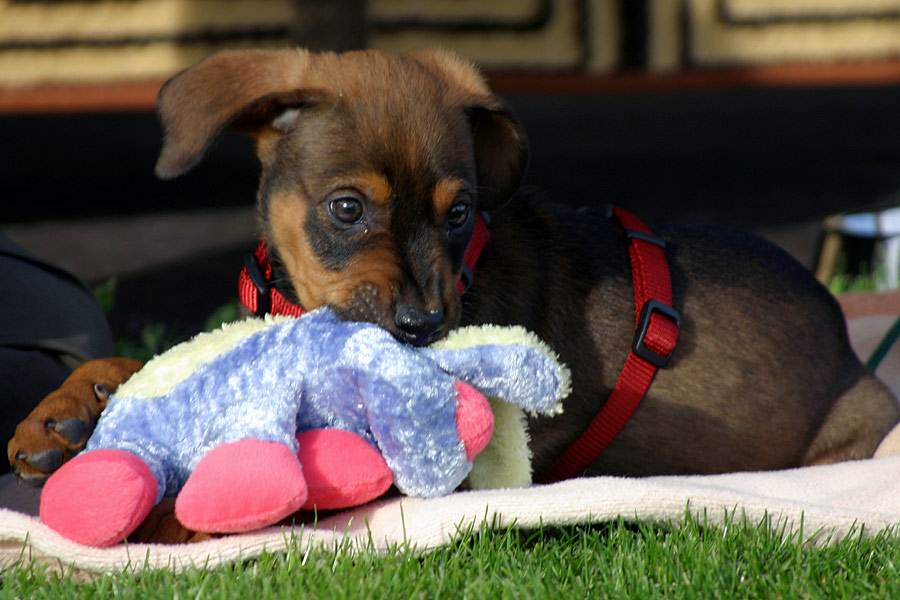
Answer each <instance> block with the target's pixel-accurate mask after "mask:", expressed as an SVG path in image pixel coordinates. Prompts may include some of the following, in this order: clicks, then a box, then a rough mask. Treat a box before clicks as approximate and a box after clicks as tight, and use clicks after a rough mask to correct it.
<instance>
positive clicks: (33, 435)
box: [7, 358, 142, 485]
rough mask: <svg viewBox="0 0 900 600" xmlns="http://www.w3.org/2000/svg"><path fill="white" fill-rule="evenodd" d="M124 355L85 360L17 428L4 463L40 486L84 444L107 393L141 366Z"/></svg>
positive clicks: (24, 479)
mask: <svg viewBox="0 0 900 600" xmlns="http://www.w3.org/2000/svg"><path fill="white" fill-rule="evenodd" d="M141 366H142V365H141V363H140V362H138V361H136V360H131V359H127V358H109V359H99V360H94V361H90V362H87V363H84V364H83V365H81V366H80V367H78V368H77V369H75V370H74V371H73V372H72V374H71V375H70V376H69V378H68V379H66V381H65V382H63V385H62V386H61V387H60V388H59V389H58V390H56V391H54V392H51V393H50V394H49V395H48V396H47V397H46V398H44V399H43V400H42V401H41V403H40V404H38V405H37V407H35V409H34V410H33V411H32V412H31V414H30V415H28V417H26V418H25V420H24V421H22V422H21V423H19V425H18V427H16V434H15V435H14V436H13V438H12V439H11V440H10V442H9V445H8V446H7V454H8V457H9V463H10V465H12V468H13V472H14V473H15V474H16V476H17V477H18V478H19V480H20V481H22V482H23V483H27V484H30V485H41V484H43V483H44V481H46V480H47V478H48V477H49V476H50V475H51V474H52V473H53V472H54V471H56V470H57V469H59V468H60V467H61V466H62V465H63V464H64V463H65V462H66V461H68V460H69V459H70V458H72V457H73V456H75V455H76V454H78V452H80V451H81V450H83V449H84V447H85V444H87V440H88V438H89V437H90V435H91V432H93V430H94V424H95V423H96V422H97V418H98V417H99V416H100V413H101V412H102V411H103V409H104V408H105V407H106V401H107V399H108V398H109V395H110V394H111V393H112V392H114V391H115V390H116V388H117V387H118V386H119V384H121V383H122V382H124V381H126V380H127V379H128V378H129V377H131V375H132V374H133V373H134V372H135V371H137V370H138V369H140V368H141Z"/></svg>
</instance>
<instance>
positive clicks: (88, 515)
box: [41, 450, 157, 547]
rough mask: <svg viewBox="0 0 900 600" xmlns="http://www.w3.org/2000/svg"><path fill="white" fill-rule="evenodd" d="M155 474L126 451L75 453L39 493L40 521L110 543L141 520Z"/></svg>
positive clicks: (94, 542) (84, 539)
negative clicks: (77, 454) (78, 454)
mask: <svg viewBox="0 0 900 600" xmlns="http://www.w3.org/2000/svg"><path fill="white" fill-rule="evenodd" d="M156 493H157V487H156V478H154V477H153V474H152V473H151V472H150V467H148V466H147V464H146V463H145V462H144V461H143V460H141V459H140V458H138V457H137V456H135V455H134V454H131V453H130V452H125V451H124V450H96V451H94V452H89V453H86V454H82V455H80V456H76V457H75V458H73V459H72V460H71V461H69V462H67V463H66V464H65V465H63V467H62V468H61V469H60V470H59V471H57V472H56V473H54V474H53V477H51V478H50V479H49V480H48V481H47V483H46V485H45V486H44V490H43V492H42V494H41V520H42V521H43V522H44V523H45V524H46V525H47V526H48V527H50V528H52V529H54V530H56V531H58V532H59V533H60V534H62V535H63V536H65V537H67V538H69V539H70V540H74V541H76V542H80V543H82V544H88V545H90V546H100V547H103V546H112V545H113V544H116V543H118V542H121V541H122V540H123V539H124V538H125V537H126V536H127V535H128V534H130V533H131V532H132V531H134V530H135V528H137V526H138V525H140V524H141V521H143V520H144V518H145V517H146V516H147V514H149V512H150V509H151V508H153V505H154V503H155V502H156Z"/></svg>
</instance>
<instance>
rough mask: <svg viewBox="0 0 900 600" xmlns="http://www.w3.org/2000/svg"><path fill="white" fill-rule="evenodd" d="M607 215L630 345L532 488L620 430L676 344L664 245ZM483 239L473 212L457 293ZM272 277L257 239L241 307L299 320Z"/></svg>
mask: <svg viewBox="0 0 900 600" xmlns="http://www.w3.org/2000/svg"><path fill="white" fill-rule="evenodd" d="M609 210H610V212H609V215H610V218H612V219H614V220H615V221H616V222H617V224H618V226H619V230H620V232H621V233H622V234H623V235H624V236H625V238H626V239H627V240H628V253H629V255H630V257H631V273H632V280H633V284H634V300H635V320H636V323H637V326H636V331H635V336H634V341H633V343H632V348H631V351H630V352H629V354H628V358H627V359H626V360H625V366H624V367H623V368H622V372H621V373H620V374H619V379H618V381H617V382H616V387H615V388H614V389H613V391H612V394H610V397H609V399H608V400H607V401H606V403H605V404H604V405H603V407H602V408H601V409H600V412H598V413H597V415H596V416H595V417H594V419H593V420H592V421H591V423H590V425H588V428H587V429H586V430H585V431H584V433H582V434H581V436H580V437H579V438H578V439H577V440H575V442H574V443H573V444H572V445H571V446H570V447H569V448H568V449H566V451H565V452H564V453H563V454H562V455H561V456H560V457H559V458H558V459H557V461H556V463H554V464H553V465H552V466H551V467H550V468H549V469H548V470H547V471H545V472H544V473H542V474H540V475H539V476H537V477H536V478H535V481H536V482H537V483H550V482H553V481H560V480H562V479H568V478H570V477H575V476H577V475H580V474H581V473H583V472H584V470H585V469H587V467H588V465H590V464H591V463H592V462H593V461H594V460H595V459H596V458H597V457H598V456H599V455H600V453H601V452H603V450H604V449H605V448H606V447H607V446H608V445H609V443H610V442H611V441H612V440H613V438H614V437H615V436H616V435H617V434H618V433H619V431H621V430H622V428H623V427H625V424H626V423H627V422H628V419H629V418H630V417H631V415H632V414H633V413H634V411H635V410H636V409H637V407H638V404H640V402H641V399H642V398H643V397H644V395H645V394H646V392H647V389H648V388H649V387H650V383H651V382H652V381H653V376H654V375H655V374H656V371H657V369H658V368H660V367H663V366H665V364H666V363H667V362H668V361H669V358H670V357H671V355H672V352H673V350H674V349H675V343H676V341H677V340H678V328H679V325H680V316H679V314H678V312H677V311H676V310H675V309H674V308H672V282H671V276H670V274H669V265H668V263H667V262H666V257H665V254H664V253H663V248H665V242H663V240H662V239H660V238H659V237H657V236H656V235H654V234H653V232H652V231H651V230H650V228H649V227H647V226H646V225H645V224H644V223H643V221H641V220H640V219H638V218H637V217H635V216H634V215H632V214H631V213H629V212H627V211H625V210H622V209H621V208H618V207H611V208H610V209H609ZM489 240H490V232H489V231H488V227H487V222H486V219H485V218H484V216H483V215H482V214H481V213H479V214H478V217H477V219H476V221H475V232H474V233H473V235H472V241H471V242H469V247H468V248H467V250H466V256H465V260H464V263H465V264H464V266H463V272H462V275H461V276H460V280H459V283H458V284H457V290H458V291H459V293H460V294H462V293H464V292H465V291H466V290H467V289H469V286H470V285H472V279H473V275H474V272H475V264H476V263H477V262H478V258H479V257H480V256H481V252H482V251H483V250H484V248H485V246H487V244H488V241H489ZM272 272H273V269H272V265H271V264H270V263H269V260H268V252H267V248H266V241H265V240H262V241H261V242H260V243H259V247H257V249H256V252H255V253H254V254H248V255H247V257H246V259H245V265H244V268H243V269H242V270H241V274H240V279H239V287H240V298H241V302H242V303H243V304H244V306H246V307H247V308H248V309H249V310H250V311H252V312H253V313H255V314H257V315H263V314H265V313H271V314H276V315H290V316H300V315H302V314H303V313H304V312H305V311H304V309H303V307H302V306H300V305H298V304H295V303H293V302H291V301H289V300H288V299H287V298H285V297H284V295H283V294H282V293H281V292H279V291H278V290H277V289H275V287H274V286H272V285H271V279H272Z"/></svg>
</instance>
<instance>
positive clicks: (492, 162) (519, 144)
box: [405, 49, 528, 210]
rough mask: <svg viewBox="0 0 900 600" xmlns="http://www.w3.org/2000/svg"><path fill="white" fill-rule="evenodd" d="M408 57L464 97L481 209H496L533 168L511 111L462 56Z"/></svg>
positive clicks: (416, 53) (442, 53)
mask: <svg viewBox="0 0 900 600" xmlns="http://www.w3.org/2000/svg"><path fill="white" fill-rule="evenodd" d="M405 56H407V57H409V58H412V59H413V60H415V61H417V62H418V63H420V64H422V65H423V66H425V67H426V68H427V69H429V70H430V71H431V72H432V73H434V74H435V75H437V76H439V77H441V78H442V79H443V80H444V81H445V82H446V83H447V84H448V85H449V86H450V87H451V89H452V91H453V92H455V93H457V94H459V100H458V102H459V103H460V104H461V106H462V108H463V110H465V111H466V113H467V114H468V116H469V119H470V120H471V122H472V139H473V141H474V148H475V163H476V167H477V171H478V205H479V207H480V208H482V209H485V210H492V209H494V208H497V207H498V206H500V205H501V204H503V203H504V202H506V201H507V200H508V199H509V197H510V196H511V195H512V194H513V192H515V191H516V189H518V187H519V185H521V183H522V179H523V178H524V177H525V169H526V167H527V165H528V138H527V137H526V135H525V130H524V129H522V126H521V125H519V122H518V121H517V120H516V119H515V117H513V115H512V111H511V110H510V108H509V106H508V105H507V104H506V102H504V101H503V100H501V99H500V98H498V97H497V96H496V95H495V94H494V93H493V92H492V91H491V90H490V88H489V87H488V86H487V84H486V83H485V81H484V77H482V75H481V73H480V72H479V71H478V70H477V69H476V68H475V67H473V66H472V65H471V64H469V63H468V62H467V61H465V60H463V59H462V58H460V57H459V56H457V55H455V54H452V53H450V52H446V51H443V50H434V49H431V50H416V51H413V52H408V53H406V54H405Z"/></svg>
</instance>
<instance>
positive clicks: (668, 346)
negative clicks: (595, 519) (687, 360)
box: [535, 207, 681, 483]
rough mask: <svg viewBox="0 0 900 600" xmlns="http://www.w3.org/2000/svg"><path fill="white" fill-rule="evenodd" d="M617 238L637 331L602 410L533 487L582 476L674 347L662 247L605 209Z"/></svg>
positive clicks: (676, 322) (642, 228)
mask: <svg viewBox="0 0 900 600" xmlns="http://www.w3.org/2000/svg"><path fill="white" fill-rule="evenodd" d="M610 217H611V218H613V219H614V220H615V221H617V222H618V225H619V230H620V232H621V233H622V234H623V235H624V236H625V238H626V239H627V240H628V254H629V255H630V257H631V277H632V283H633V285H634V305H635V321H636V324H637V325H636V328H635V334H634V340H633V342H632V345H631V351H630V352H629V353H628V358H627V359H626V360H625V366H624V367H622V372H621V373H620V374H619V379H618V381H616V387H615V388H613V391H612V393H611V394H610V396H609V398H608V399H607V400H606V404H604V405H603V407H602V408H601V409H600V412H598V413H597V415H596V416H595V417H594V418H593V420H592V421H591V423H590V425H588V427H587V429H586V430H585V431H584V433H582V434H581V436H580V437H579V438H578V439H577V440H575V442H574V443H573V444H572V445H571V446H569V447H568V448H567V449H566V451H565V452H563V453H562V455H560V457H559V458H558V459H556V462H555V463H553V465H551V467H550V468H549V469H547V470H546V471H544V472H543V473H541V474H540V475H538V476H537V477H535V482H536V483H552V482H554V481H561V480H563V479H569V478H571V477H576V476H578V475H580V474H582V473H584V471H585V469H587V468H588V465H590V464H591V463H592V462H594V460H595V459H596V458H597V457H598V456H600V453H601V452H603V450H605V449H606V447H607V446H608V445H609V443H610V442H611V441H612V440H613V438H614V437H616V435H617V434H618V433H619V432H620V431H621V430H622V428H623V427H625V423H627V422H628V419H629V418H630V417H631V415H632V414H634V411H635V410H636V409H637V407H638V404H640V402H641V399H642V398H643V397H644V395H645V394H646V393H647V389H648V388H649V387H650V383H651V382H652V381H653V376H654V375H655V374H656V371H657V369H659V368H660V367H663V366H665V365H666V363H668V362H669V358H670V357H671V356H672V352H673V351H674V350H675V343H676V342H677V341H678V328H679V326H680V324H681V317H680V316H679V314H678V311H676V310H675V309H674V308H672V278H671V275H670V274H669V263H668V262H667V261H666V255H665V253H663V248H665V245H666V244H665V242H664V241H663V240H662V239H660V238H659V237H657V236H656V235H654V234H653V232H652V231H651V230H650V228H649V227H647V226H646V225H645V224H644V223H643V221H641V220H640V219H638V218H637V217H635V216H634V215H632V214H631V213H629V212H627V211H625V210H622V209H621V208H618V207H612V208H611V209H610Z"/></svg>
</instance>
